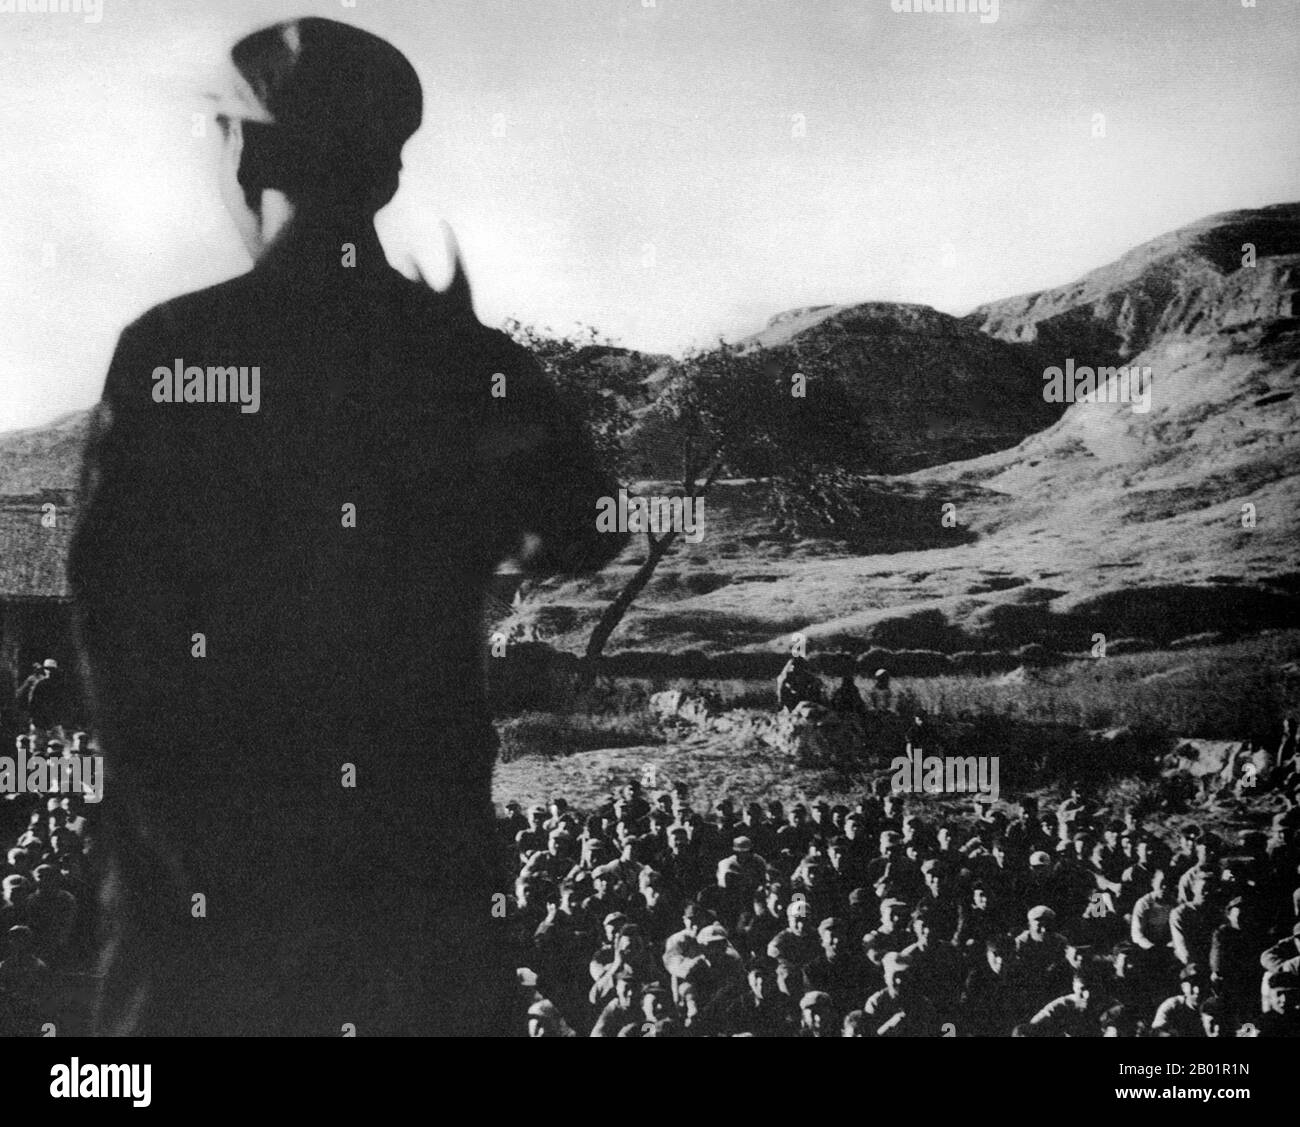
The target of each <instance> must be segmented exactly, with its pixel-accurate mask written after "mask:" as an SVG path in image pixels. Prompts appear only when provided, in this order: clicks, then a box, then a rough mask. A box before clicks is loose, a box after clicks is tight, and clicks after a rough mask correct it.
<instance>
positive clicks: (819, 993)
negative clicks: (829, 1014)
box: [799, 990, 831, 1010]
mask: <svg viewBox="0 0 1300 1127" xmlns="http://www.w3.org/2000/svg"><path fill="white" fill-rule="evenodd" d="M830 1004H831V996H830V995H829V994H827V993H826V992H825V991H824V990H809V991H808V993H807V994H805V995H804V996H803V997H802V998H801V999H800V1000H799V1008H800V1009H801V1010H811V1009H815V1008H816V1007H817V1006H829V1005H830Z"/></svg>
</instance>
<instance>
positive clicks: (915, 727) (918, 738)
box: [907, 708, 930, 749]
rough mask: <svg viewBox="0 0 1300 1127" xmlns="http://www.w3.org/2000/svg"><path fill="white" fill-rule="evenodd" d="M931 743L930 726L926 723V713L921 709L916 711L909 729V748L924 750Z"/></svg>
mask: <svg viewBox="0 0 1300 1127" xmlns="http://www.w3.org/2000/svg"><path fill="white" fill-rule="evenodd" d="M929 742H930V725H929V724H927V723H926V719H925V713H924V712H923V711H921V709H919V708H918V709H917V710H916V714H915V715H914V716H913V717H912V723H911V724H910V725H908V729H907V746H908V747H909V748H922V749H924V748H925V747H926V746H927V745H928V744H929Z"/></svg>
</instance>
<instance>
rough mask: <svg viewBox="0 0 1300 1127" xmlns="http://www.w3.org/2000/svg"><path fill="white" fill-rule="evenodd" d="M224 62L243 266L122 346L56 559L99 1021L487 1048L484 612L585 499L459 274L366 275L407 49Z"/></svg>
mask: <svg viewBox="0 0 1300 1127" xmlns="http://www.w3.org/2000/svg"><path fill="white" fill-rule="evenodd" d="M232 60H233V63H234V68H233V71H232V73H231V89H230V90H229V91H228V92H227V93H225V94H224V95H223V96H222V99H221V101H220V103H219V105H218V114H217V120H218V123H219V124H220V126H221V130H222V134H223V136H224V144H225V158H224V165H223V183H222V188H223V195H224V197H225V200H226V203H227V207H228V209H229V210H230V212H231V214H232V216H233V218H234V219H235V222H236V225H237V226H238V228H239V231H240V234H241V237H242V238H243V241H244V243H245V245H246V247H247V248H248V249H249V251H250V253H251V255H252V256H253V258H254V261H255V266H254V269H253V270H252V271H251V272H250V273H248V274H245V275H244V276H242V277H239V278H236V279H234V280H232V281H229V282H226V283H223V284H221V285H218V286H214V287H212V288H210V289H207V290H203V291H200V292H198V293H194V294H189V295H187V296H184V297H180V298H177V299H176V300H174V301H170V302H167V303H166V304H164V305H162V306H159V307H157V308H156V309H153V310H152V311H150V312H149V313H147V314H145V316H143V317H142V318H140V320H138V321H136V322H135V323H134V324H133V325H131V326H130V327H129V328H127V330H126V331H125V332H124V333H123V335H122V338H121V340H120V342H119V344H118V347H117V351H116V353H115V355H114V358H113V361H112V365H111V368H110V371H109V374H108V379H107V383H106V386H105V389H104V396H103V401H102V403H101V406H100V409H99V411H98V413H97V418H96V421H95V424H94V426H93V428H92V433H91V436H90V439H89V443H88V448H87V451H86V458H85V482H84V486H83V498H84V513H83V517H82V519H81V522H80V524H79V527H78V529H77V532H76V536H75V542H74V544H73V548H72V553H71V560H70V565H69V570H70V579H71V582H72V586H73V589H74V592H75V596H76V600H77V609H78V629H79V639H80V644H81V646H82V648H83V653H84V659H85V661H84V664H85V668H86V671H87V673H88V680H89V688H90V690H91V692H92V694H93V699H94V702H95V705H96V706H97V719H98V728H99V732H100V735H101V737H102V739H103V740H104V743H105V748H106V756H107V769H108V779H107V784H106V799H105V802H104V806H103V811H104V816H105V817H106V819H107V820H108V823H109V826H110V829H111V832H112V849H111V854H112V866H113V873H112V879H111V881H110V882H109V885H108V888H109V891H110V893H111V896H112V902H111V908H112V918H113V920H114V922H115V934H114V938H113V941H112V944H111V946H110V949H109V951H108V953H107V954H108V958H107V975H108V977H107V983H106V989H105V994H104V998H103V1004H102V1007H101V1009H102V1012H101V1021H100V1024H101V1029H102V1030H104V1031H105V1032H110V1033H113V1032H116V1033H127V1032H138V1033H151V1034H173V1035H174V1034H238V1035H244V1034H275V1033H283V1034H311V1033H316V1034H325V1035H333V1036H337V1035H338V1034H339V1033H340V1030H341V1029H342V1027H343V1026H344V1025H352V1026H355V1029H356V1031H357V1033H359V1034H360V1035H366V1034H385V1033H387V1034H397V1033H418V1034H434V1035H440V1034H447V1035H473V1034H488V1033H498V1032H504V1031H505V1025H504V1022H505V1020H506V1018H505V1016H504V1015H505V1014H506V1013H507V1011H508V1009H509V1003H510V998H511V991H512V986H513V977H512V975H511V973H510V968H509V967H508V966H507V965H506V964H505V962H504V960H503V957H502V956H501V955H500V954H499V951H500V948H499V947H498V941H497V936H496V933H495V932H494V931H493V930H492V926H491V906H492V900H491V893H492V891H493V877H494V864H493V858H494V837H493V821H492V809H491V805H490V792H489V786H490V776H491V770H492V762H493V759H494V755H495V741H494V736H493V731H492V728H491V724H490V722H489V716H488V713H487V708H486V702H485V696H484V692H483V688H482V685H481V680H482V678H481V672H482V660H481V659H482V644H481V636H482V621H481V613H480V610H481V603H482V599H483V596H484V593H485V589H486V587H487V585H488V584H489V582H490V579H491V576H492V574H493V572H494V570H495V568H496V567H497V565H498V564H499V563H500V561H502V560H503V559H505V558H507V557H509V556H512V555H518V554H521V545H524V544H525V542H526V543H527V545H528V551H527V552H525V553H523V554H525V555H526V556H527V558H526V561H525V562H526V564H527V566H530V567H531V568H532V569H533V570H534V571H537V572H555V571H560V572H567V571H579V570H585V569H590V568H594V567H598V566H600V565H602V564H603V563H605V562H606V561H608V560H609V559H610V558H611V556H612V555H613V554H614V553H615V552H616V551H617V550H618V549H619V547H620V539H619V537H617V536H611V535H601V534H599V533H597V531H596V526H595V513H596V499H597V498H599V497H601V496H603V495H612V492H611V489H612V484H611V483H608V482H606V481H604V480H603V479H602V477H601V475H600V474H599V473H598V472H597V468H596V466H595V463H594V460H593V457H592V455H591V454H590V451H589V447H588V445H587V443H586V441H585V439H584V437H583V435H582V433H581V431H580V429H579V428H578V427H577V426H576V425H575V424H574V423H573V422H572V421H571V420H570V419H569V418H568V417H567V416H566V414H565V413H564V412H563V411H562V410H561V408H560V406H559V404H558V402H557V399H556V396H555V395H554V393H553V391H552V389H551V388H550V387H549V386H548V385H547V383H546V382H545V380H544V379H543V378H542V376H541V374H540V372H539V370H538V368H537V366H536V364H535V363H534V361H533V360H532V359H531V357H530V356H529V355H528V354H527V353H525V352H524V351H523V350H521V349H520V348H518V347H516V346H515V345H514V344H513V343H511V342H510V341H509V339H508V338H506V337H505V336H504V335H502V334H500V333H497V332H493V331H489V330H487V329H485V328H484V327H482V326H481V325H480V324H479V322H478V321H477V319H476V318H475V317H474V315H473V312H472V309H471V308H470V305H469V295H468V287H467V286H466V285H465V284H464V281H463V275H461V274H460V272H459V269H458V271H457V280H456V281H454V282H453V284H452V286H451V287H450V289H449V290H448V291H447V293H446V294H437V293H434V292H432V291H430V290H429V289H428V288H426V287H425V286H423V285H420V284H416V283H412V282H409V281H407V280H406V279H405V278H403V277H402V276H401V275H399V274H398V273H397V272H396V271H394V270H392V269H391V268H390V267H389V266H388V264H387V262H386V261H385V259H384V254H383V251H382V249H381V247H380V244H379V241H378V238H377V236H376V234H375V230H374V226H373V217H374V214H375V212H376V211H377V210H378V209H379V208H381V207H383V206H384V205H385V204H386V203H387V202H388V201H389V199H390V198H391V197H392V195H393V193H394V192H395V191H396V188H397V178H398V172H399V170H400V168H401V156H400V153H401V149H402V146H403V144H404V143H405V142H406V140H407V139H408V138H409V137H410V136H411V134H412V133H414V132H415V130H416V129H417V128H418V126H419V124H420V119H421V116H422V94H421V90H420V84H419V80H418V79H417V77H416V74H415V71H414V70H413V68H412V67H411V65H410V64H409V63H408V62H407V60H406V59H405V58H404V57H403V56H402V55H401V54H400V53H399V52H398V51H396V50H395V49H394V48H393V47H391V46H390V45H389V44H388V43H386V42H384V41H383V40H381V39H378V38H376V37H375V36H373V35H370V34H368V33H365V32H362V31H359V30H357V29H355V28H351V27H348V26H346V25H343V24H339V23H335V22H333V21H329V20H322V19H303V20H297V21H293V22H290V23H284V24H278V25H275V26H274V27H270V28H267V29H265V30H263V31H260V32H257V33H256V34H254V35H251V36H249V37H247V38H246V39H244V40H242V41H241V42H240V43H238V44H237V45H236V46H235V48H234V50H233V52H232ZM286 810H292V811H293V816H292V817H290V818H286V817H285V816H284V815H285V812H286ZM397 843H400V848H395V845H396V844H397Z"/></svg>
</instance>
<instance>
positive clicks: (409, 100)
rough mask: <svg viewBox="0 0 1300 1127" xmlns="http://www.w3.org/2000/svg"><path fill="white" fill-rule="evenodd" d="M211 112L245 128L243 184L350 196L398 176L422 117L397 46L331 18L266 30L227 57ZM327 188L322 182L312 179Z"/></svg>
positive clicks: (411, 74) (415, 84) (419, 97)
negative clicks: (247, 164) (228, 69)
mask: <svg viewBox="0 0 1300 1127" xmlns="http://www.w3.org/2000/svg"><path fill="white" fill-rule="evenodd" d="M230 55H231V61H232V62H233V63H234V68H233V69H234V73H233V74H232V76H231V79H230V82H229V84H228V88H227V89H226V90H224V91H222V92H221V93H220V94H218V95H216V96H215V97H216V102H217V107H216V109H217V112H218V113H219V114H223V115H224V116H226V117H230V118H236V119H238V120H240V121H243V122H245V123H247V125H246V128H245V130H244V138H245V158H246V159H247V158H249V157H250V156H253V155H254V152H255V160H254V166H253V167H252V168H249V169H245V168H244V167H243V166H242V165H241V182H244V177H245V176H248V177H249V178H250V179H249V182H248V185H246V186H252V185H253V184H260V186H262V187H272V188H282V189H285V190H287V191H292V190H294V189H306V190H311V191H316V192H318V193H319V192H320V191H321V190H330V189H331V188H334V187H336V186H337V189H338V190H341V191H348V190H355V189H356V188H357V187H359V186H365V185H367V184H376V183H382V182H384V181H386V180H387V179H388V178H390V177H392V176H395V174H396V172H397V170H398V169H400V167H401V159H400V153H401V150H402V146H403V145H404V144H405V143H406V141H407V140H408V139H409V138H410V136H411V134H413V133H414V132H415V131H416V130H417V129H418V128H419V127H420V121H421V118H422V117H423V113H424V95H423V92H422V90H421V88H420V79H419V76H418V75H417V74H416V72H415V68H414V67H412V66H411V64H410V62H409V61H408V60H407V58H406V56H404V55H403V54H402V53H401V52H400V51H399V50H397V48H396V47H394V46H393V45H392V44H391V43H388V42H387V41H386V40H383V39H381V38H379V36H377V35H372V34H371V33H370V32H367V31H362V30H361V29H360V28H358V27H353V26H351V25H350V24H345V23H340V22H338V21H336V20H328V19H320V18H318V17H308V18H305V19H296V20H288V21H285V22H283V23H278V24H273V25H272V26H270V27H267V28H263V29H262V30H260V31H256V32H254V33H253V34H252V35H248V36H246V37H245V38H243V39H241V40H240V41H239V42H238V43H236V44H235V46H234V48H233V49H232V50H231V53H230ZM321 180H323V181H326V182H319V181H321Z"/></svg>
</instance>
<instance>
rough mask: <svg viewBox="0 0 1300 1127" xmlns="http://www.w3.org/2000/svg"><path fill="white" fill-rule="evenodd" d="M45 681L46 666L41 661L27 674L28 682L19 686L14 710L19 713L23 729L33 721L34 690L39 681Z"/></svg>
mask: <svg viewBox="0 0 1300 1127" xmlns="http://www.w3.org/2000/svg"><path fill="white" fill-rule="evenodd" d="M44 679H45V668H44V666H42V665H41V663H40V662H39V661H34V662H32V671H31V672H30V673H29V674H27V680H25V681H24V682H23V683H22V684H21V685H19V686H18V691H17V692H16V693H15V694H14V708H15V710H16V711H17V713H18V722H19V724H21V725H22V727H23V728H26V727H27V725H28V723H29V722H30V719H31V708H32V689H34V688H35V687H36V684H37V682H38V681H43V680H44Z"/></svg>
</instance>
